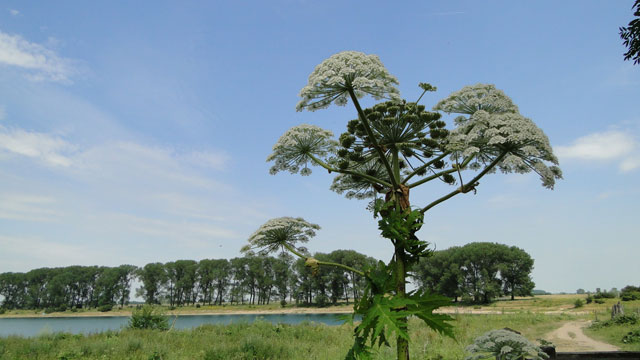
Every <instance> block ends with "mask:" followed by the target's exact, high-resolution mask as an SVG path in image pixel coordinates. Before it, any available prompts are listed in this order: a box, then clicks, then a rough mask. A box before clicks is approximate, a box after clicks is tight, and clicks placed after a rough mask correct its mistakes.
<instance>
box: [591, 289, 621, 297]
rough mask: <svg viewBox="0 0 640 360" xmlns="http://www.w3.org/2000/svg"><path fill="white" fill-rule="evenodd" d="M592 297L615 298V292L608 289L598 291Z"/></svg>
mask: <svg viewBox="0 0 640 360" xmlns="http://www.w3.org/2000/svg"><path fill="white" fill-rule="evenodd" d="M593 298H594V299H615V298H616V294H614V293H613V292H610V291H606V290H605V291H598V292H597V293H595V294H594V295H593Z"/></svg>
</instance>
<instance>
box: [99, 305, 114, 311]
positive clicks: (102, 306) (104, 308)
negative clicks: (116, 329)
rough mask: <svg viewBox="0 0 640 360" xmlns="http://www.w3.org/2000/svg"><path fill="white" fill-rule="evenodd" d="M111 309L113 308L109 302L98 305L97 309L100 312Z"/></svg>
mask: <svg viewBox="0 0 640 360" xmlns="http://www.w3.org/2000/svg"><path fill="white" fill-rule="evenodd" d="M112 309H113V305H111V304H106V305H100V306H98V311H101V312H108V311H111V310H112Z"/></svg>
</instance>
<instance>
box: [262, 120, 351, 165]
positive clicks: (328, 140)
mask: <svg viewBox="0 0 640 360" xmlns="http://www.w3.org/2000/svg"><path fill="white" fill-rule="evenodd" d="M332 137H333V133H332V132H331V131H328V130H324V129H321V128H319V127H317V126H314V125H306V124H303V125H298V126H294V127H292V128H291V129H289V130H287V132H285V133H284V135H282V136H281V137H280V139H279V140H278V142H277V143H276V144H275V145H274V146H273V152H272V153H271V155H269V156H268V157H267V161H275V165H273V166H272V167H271V169H270V170H269V172H270V173H271V174H272V175H274V174H276V173H278V172H279V171H289V172H290V173H292V174H296V173H298V171H299V172H300V174H301V175H303V176H306V175H309V174H311V169H309V168H308V167H307V164H308V163H309V162H311V163H312V164H313V161H312V159H311V156H315V157H317V158H320V159H323V158H325V157H327V155H330V154H333V153H334V151H335V148H336V147H337V145H338V143H337V142H336V141H335V140H333V139H332Z"/></svg>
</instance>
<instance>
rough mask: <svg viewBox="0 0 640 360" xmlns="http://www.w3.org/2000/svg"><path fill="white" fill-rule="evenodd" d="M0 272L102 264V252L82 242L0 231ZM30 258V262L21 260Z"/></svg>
mask: <svg viewBox="0 0 640 360" xmlns="http://www.w3.org/2000/svg"><path fill="white" fill-rule="evenodd" d="M0 247H1V248H2V252H0V264H1V265H0V272H4V271H29V270H31V269H34V268H37V267H43V266H61V265H62V264H64V265H65V266H68V265H95V264H104V262H105V261H104V259H105V255H106V254H105V252H104V251H103V250H99V249H95V248H94V249H89V247H88V246H86V245H74V244H65V243H60V242H53V241H47V240H43V239H42V238H40V237H37V236H7V235H2V234H0ZM24 259H30V260H31V262H25V261H24Z"/></svg>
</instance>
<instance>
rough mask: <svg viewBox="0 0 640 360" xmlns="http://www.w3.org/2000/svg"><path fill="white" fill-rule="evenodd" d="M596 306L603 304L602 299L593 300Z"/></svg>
mask: <svg viewBox="0 0 640 360" xmlns="http://www.w3.org/2000/svg"><path fill="white" fill-rule="evenodd" d="M593 302H595V303H596V304H604V299H595V300H593Z"/></svg>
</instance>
